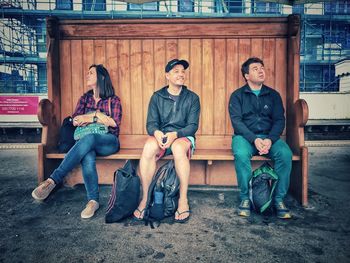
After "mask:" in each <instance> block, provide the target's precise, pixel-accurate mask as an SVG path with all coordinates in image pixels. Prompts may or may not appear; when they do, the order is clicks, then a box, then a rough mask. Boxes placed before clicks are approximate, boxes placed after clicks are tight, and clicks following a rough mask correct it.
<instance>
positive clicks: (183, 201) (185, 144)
mask: <svg viewBox="0 0 350 263" xmlns="http://www.w3.org/2000/svg"><path fill="white" fill-rule="evenodd" d="M190 147H191V143H190V142H189V141H187V140H184V139H177V140H175V141H174V142H173V144H172V145H171V150H172V152H173V156H174V161H175V170H176V173H177V175H178V177H179V179H180V197H179V206H178V209H177V210H178V212H179V213H180V215H179V214H178V213H176V214H175V219H176V220H182V219H185V218H187V217H189V213H183V212H185V211H188V210H189V205H188V198H187V191H188V184H189V178H190V161H189V159H188V157H187V152H188V150H189V149H190ZM181 213H183V214H181Z"/></svg>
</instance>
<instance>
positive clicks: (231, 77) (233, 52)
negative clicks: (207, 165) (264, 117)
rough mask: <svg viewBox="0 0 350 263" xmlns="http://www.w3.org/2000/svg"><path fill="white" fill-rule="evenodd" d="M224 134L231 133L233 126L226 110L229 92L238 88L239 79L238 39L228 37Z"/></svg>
mask: <svg viewBox="0 0 350 263" xmlns="http://www.w3.org/2000/svg"><path fill="white" fill-rule="evenodd" d="M226 46H227V47H226V56H227V64H226V83H227V84H226V103H225V105H226V112H227V114H226V116H225V117H226V133H225V134H226V135H232V134H233V128H232V124H231V119H230V115H229V111H228V104H229V101H230V97H231V94H232V92H233V91H234V90H236V89H238V88H239V86H238V83H239V79H240V78H242V77H241V70H240V66H239V65H238V40H237V39H228V40H227V44H226Z"/></svg>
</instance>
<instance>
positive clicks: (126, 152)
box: [46, 149, 300, 161]
mask: <svg viewBox="0 0 350 263" xmlns="http://www.w3.org/2000/svg"><path fill="white" fill-rule="evenodd" d="M141 153H142V149H121V150H120V151H119V152H118V153H116V154H112V155H109V156H98V157H97V159H106V160H109V159H110V160H128V159H134V160H135V159H140V158H141ZM64 156H65V154H64V153H47V154H46V158H48V159H63V158H64ZM171 158H172V157H171V156H166V157H164V158H163V159H171ZM191 159H192V160H204V161H219V160H223V161H230V160H234V156H233V155H232V151H231V150H227V149H224V150H219V149H215V150H207V149H205V150H201V149H199V150H196V151H195V152H194V154H193V156H192V158H191ZM265 160H270V159H269V158H266V157H264V156H258V155H255V156H253V157H252V161H265ZM299 160H300V156H298V155H295V154H294V155H293V161H299Z"/></svg>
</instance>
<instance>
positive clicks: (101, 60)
mask: <svg viewBox="0 0 350 263" xmlns="http://www.w3.org/2000/svg"><path fill="white" fill-rule="evenodd" d="M94 49H95V64H97V65H98V64H103V65H104V66H105V63H106V41H105V40H103V39H98V40H94Z"/></svg>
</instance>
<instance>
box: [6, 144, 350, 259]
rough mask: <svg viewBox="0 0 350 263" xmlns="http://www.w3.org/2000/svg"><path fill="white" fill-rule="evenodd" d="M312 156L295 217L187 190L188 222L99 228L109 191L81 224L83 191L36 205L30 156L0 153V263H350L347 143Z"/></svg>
mask: <svg viewBox="0 0 350 263" xmlns="http://www.w3.org/2000/svg"><path fill="white" fill-rule="evenodd" d="M309 151H310V156H309V157H310V167H309V168H310V173H309V174H310V175H309V196H310V199H309V206H308V207H307V208H302V207H301V206H300V205H299V204H298V203H297V202H296V201H295V200H294V199H293V198H292V197H290V196H288V197H287V200H286V203H287V205H288V206H289V207H290V208H291V211H292V213H293V215H294V217H293V219H291V220H287V221H284V220H279V219H277V218H275V217H274V216H271V217H262V216H260V215H257V214H253V215H252V216H251V217H250V218H249V219H243V218H240V217H238V216H237V215H236V211H235V208H236V207H237V205H238V191H237V189H236V188H222V189H220V188H219V189H216V190H215V191H213V190H207V189H206V190H202V189H197V188H192V189H191V190H190V193H189V198H190V206H191V210H192V211H193V213H192V216H191V219H190V221H189V222H188V223H187V224H184V225H180V224H174V223H173V222H172V220H171V219H168V220H166V221H165V222H163V223H162V224H161V225H160V226H159V227H158V228H155V229H151V228H150V227H149V226H145V225H143V224H140V223H138V224H137V223H134V222H132V221H131V220H129V219H127V220H125V221H124V222H122V223H119V224H110V225H109V224H105V223H104V213H105V210H106V205H107V202H108V196H109V193H110V191H111V186H109V185H104V186H101V188H100V194H101V204H102V206H101V209H100V210H99V211H98V212H97V215H96V216H95V217H94V218H93V219H90V220H83V219H81V218H80V212H81V210H82V209H83V208H84V206H85V202H86V200H85V189H84V187H83V186H82V185H79V186H77V187H75V188H61V189H59V190H58V191H57V192H55V193H54V194H53V195H51V196H50V197H49V198H48V199H47V200H46V201H45V202H37V201H34V200H33V199H32V197H31V191H32V190H33V188H34V187H35V186H36V183H37V181H36V180H37V179H36V173H37V156H36V155H37V152H36V150H35V149H26V148H24V149H5V150H0V161H1V167H0V185H1V188H0V198H1V199H0V200H1V202H0V225H1V228H0V262H217V263H218V262H337V263H342V262H344V263H345V262H350V250H349V249H348V246H349V241H350V220H349V215H350V210H349V208H350V195H349V193H350V191H349V190H350V177H349V171H350V147H349V146H346V147H310V148H309ZM219 193H222V194H223V195H224V200H221V199H222V198H219V197H218V196H219ZM221 196H222V195H221Z"/></svg>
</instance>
